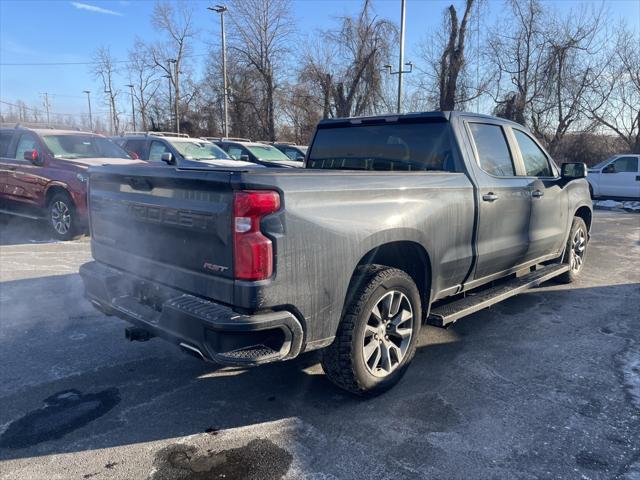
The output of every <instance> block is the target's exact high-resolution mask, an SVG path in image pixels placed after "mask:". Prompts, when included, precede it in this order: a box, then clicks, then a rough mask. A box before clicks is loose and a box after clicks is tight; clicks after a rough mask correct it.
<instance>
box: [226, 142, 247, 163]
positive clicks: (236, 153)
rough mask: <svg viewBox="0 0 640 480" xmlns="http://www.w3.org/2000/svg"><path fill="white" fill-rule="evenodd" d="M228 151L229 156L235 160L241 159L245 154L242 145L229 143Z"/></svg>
mask: <svg viewBox="0 0 640 480" xmlns="http://www.w3.org/2000/svg"><path fill="white" fill-rule="evenodd" d="M227 152H228V153H229V156H230V157H231V158H233V159H234V160H240V157H241V156H242V155H244V152H243V151H242V148H241V147H234V146H233V145H229V146H228V147H227Z"/></svg>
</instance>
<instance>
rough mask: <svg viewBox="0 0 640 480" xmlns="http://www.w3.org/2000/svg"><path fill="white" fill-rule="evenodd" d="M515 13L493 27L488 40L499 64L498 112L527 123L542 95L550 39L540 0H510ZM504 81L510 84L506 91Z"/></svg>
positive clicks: (503, 115) (494, 57)
mask: <svg viewBox="0 0 640 480" xmlns="http://www.w3.org/2000/svg"><path fill="white" fill-rule="evenodd" d="M508 3H509V6H510V11H511V13H512V15H510V16H509V18H508V19H505V21H503V22H501V23H500V24H499V25H498V26H496V28H495V29H494V30H493V32H492V34H491V37H490V39H489V42H488V47H489V51H490V58H491V63H492V65H494V66H495V67H496V70H497V72H498V78H497V81H496V83H495V85H496V90H495V96H494V98H495V100H496V103H497V105H496V107H495V109H494V113H496V114H497V115H499V116H501V117H504V118H508V119H510V120H514V121H516V122H518V123H521V124H523V125H526V124H527V123H528V119H527V114H528V110H529V108H530V106H531V103H532V102H533V100H534V99H535V98H537V97H538V96H539V95H540V94H541V89H542V84H543V81H542V78H541V73H542V70H543V66H544V60H545V51H546V48H545V47H546V43H545V42H546V38H545V31H544V27H543V21H544V19H543V7H542V4H541V3H540V0H510V1H509V2H508ZM503 81H504V82H505V83H506V84H507V85H506V87H505V90H506V93H504V94H503V93H502V87H503V85H502V83H503Z"/></svg>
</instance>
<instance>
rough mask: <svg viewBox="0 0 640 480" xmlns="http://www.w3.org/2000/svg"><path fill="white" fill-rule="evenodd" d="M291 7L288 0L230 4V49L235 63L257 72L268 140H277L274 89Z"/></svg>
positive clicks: (242, 0)
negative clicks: (234, 57)
mask: <svg viewBox="0 0 640 480" xmlns="http://www.w3.org/2000/svg"><path fill="white" fill-rule="evenodd" d="M291 10H292V5H291V1H290V0H232V1H231V2H230V4H229V17H230V19H231V24H232V26H233V28H232V29H231V32H230V35H229V37H230V49H231V50H232V51H233V52H235V53H236V54H237V61H238V62H240V63H241V64H242V65H244V66H246V67H247V69H249V70H253V71H254V72H255V73H256V74H257V75H256V76H257V77H258V79H259V81H260V84H261V86H262V89H261V90H262V91H261V92H260V93H261V97H262V98H261V101H260V104H261V110H262V115H261V117H263V118H264V130H265V131H264V135H266V136H267V137H268V139H269V140H275V139H276V113H275V110H276V103H275V99H276V92H277V89H278V86H279V85H278V83H279V80H280V76H281V69H282V68H283V67H284V66H285V63H284V59H285V58H286V56H287V53H288V51H289V45H290V42H289V40H290V39H291V36H292V34H293V32H294V29H293V26H294V25H295V22H294V21H293V19H292V18H291V15H290V13H289V12H290V11H291Z"/></svg>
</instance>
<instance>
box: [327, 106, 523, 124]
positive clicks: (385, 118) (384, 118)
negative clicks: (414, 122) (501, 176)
mask: <svg viewBox="0 0 640 480" xmlns="http://www.w3.org/2000/svg"><path fill="white" fill-rule="evenodd" d="M462 115H464V116H465V117H476V118H484V119H487V120H493V121H496V120H497V121H500V122H503V123H508V124H512V125H519V124H518V123H516V122H512V121H511V120H507V119H506V118H500V117H495V116H493V115H485V114H481V113H473V112H461V111H453V110H452V111H442V112H441V111H431V112H411V113H400V114H398V113H389V114H386V115H367V116H361V117H345V118H325V119H323V120H320V123H319V124H318V126H323V125H327V126H328V125H336V124H344V123H350V124H356V125H357V124H360V123H386V122H390V123H393V122H397V121H398V119H400V118H402V119H420V118H426V119H437V120H442V121H451V120H452V119H453V118H455V117H459V116H462Z"/></svg>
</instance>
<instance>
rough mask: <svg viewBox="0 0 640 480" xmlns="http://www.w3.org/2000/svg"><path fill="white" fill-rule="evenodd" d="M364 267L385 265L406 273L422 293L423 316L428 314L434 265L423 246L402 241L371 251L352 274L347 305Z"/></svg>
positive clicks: (364, 256)
mask: <svg viewBox="0 0 640 480" xmlns="http://www.w3.org/2000/svg"><path fill="white" fill-rule="evenodd" d="M364 265H384V266H386V267H393V268H397V269H399V270H402V271H404V272H406V273H407V274H408V275H409V276H410V277H411V279H412V280H413V281H414V282H415V284H416V286H417V287H418V291H419V292H420V298H421V299H422V301H423V308H422V310H423V315H426V314H427V313H428V310H429V304H430V300H431V285H432V264H431V258H430V256H429V253H428V252H427V250H426V249H425V248H424V247H423V246H422V245H421V244H419V243H418V242H414V241H409V240H400V241H393V242H388V243H384V244H381V245H378V246H376V247H374V248H372V249H371V250H369V251H368V252H367V253H366V254H364V255H363V256H362V258H361V259H360V261H359V262H358V263H357V265H356V267H355V268H354V270H353V272H352V274H351V279H350V281H349V287H348V290H347V299H346V301H345V304H348V301H349V292H351V291H353V284H354V281H355V280H356V278H357V276H358V270H359V268H360V267H362V266H364Z"/></svg>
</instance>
